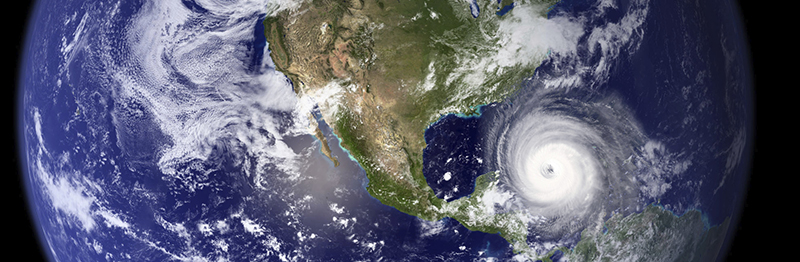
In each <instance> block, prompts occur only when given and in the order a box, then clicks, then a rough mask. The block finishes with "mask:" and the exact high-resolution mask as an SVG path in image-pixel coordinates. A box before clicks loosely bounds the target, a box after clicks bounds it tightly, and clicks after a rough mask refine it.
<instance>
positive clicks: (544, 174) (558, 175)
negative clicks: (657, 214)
mask: <svg viewBox="0 0 800 262" xmlns="http://www.w3.org/2000/svg"><path fill="white" fill-rule="evenodd" d="M579 93H580V92H577V91H573V92H564V91H561V90H553V89H542V90H539V91H536V92H533V93H531V94H529V95H528V96H526V97H525V98H522V99H519V101H520V102H521V103H522V104H514V105H513V106H512V109H514V110H510V111H511V113H510V114H506V115H504V116H502V117H501V118H502V120H501V121H504V122H505V124H503V125H501V127H500V128H499V134H498V136H497V137H498V138H497V140H496V145H497V152H498V153H497V154H496V162H497V163H498V166H499V170H500V172H501V173H502V174H504V175H503V176H502V177H503V179H504V182H505V183H506V184H507V185H508V186H509V188H510V189H511V190H513V191H514V192H516V193H517V195H518V196H519V197H520V199H521V203H522V205H523V206H524V208H526V209H527V210H528V211H529V212H530V214H531V215H533V216H536V217H540V218H543V219H542V220H541V221H542V224H544V225H547V226H546V227H541V228H542V229H543V230H546V231H551V232H553V233H555V232H554V231H558V232H560V231H564V230H566V231H574V230H577V229H580V228H582V227H584V226H586V225H587V223H588V222H591V221H593V220H592V219H593V218H597V217H598V216H605V215H608V214H609V213H610V212H613V211H615V210H620V209H624V208H625V207H629V206H631V205H633V204H635V203H636V202H637V198H638V186H637V184H636V181H635V179H633V177H631V176H630V174H632V173H634V172H636V170H637V168H636V166H635V165H633V164H632V162H631V159H633V158H638V156H637V155H638V153H637V152H638V151H639V150H637V148H639V147H640V145H641V144H642V143H643V142H644V141H645V140H646V138H645V136H644V135H643V134H642V132H641V128H640V127H639V124H638V123H636V121H635V120H634V118H633V117H632V116H631V114H630V113H629V112H630V111H629V110H628V109H627V108H625V106H624V105H623V104H622V103H621V102H620V101H618V99H617V98H616V97H615V96H613V95H611V96H606V97H599V96H593V95H588V96H587V95H584V94H579ZM580 95H584V96H583V97H579V96H580Z"/></svg>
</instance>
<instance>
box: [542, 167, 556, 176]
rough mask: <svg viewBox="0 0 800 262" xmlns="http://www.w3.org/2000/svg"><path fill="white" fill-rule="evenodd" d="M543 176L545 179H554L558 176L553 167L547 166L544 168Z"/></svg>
mask: <svg viewBox="0 0 800 262" xmlns="http://www.w3.org/2000/svg"><path fill="white" fill-rule="evenodd" d="M542 176H543V177H545V178H553V177H554V176H556V174H555V172H554V170H553V165H551V164H545V165H544V166H543V167H542Z"/></svg>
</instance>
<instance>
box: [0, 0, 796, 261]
mask: <svg viewBox="0 0 800 262" xmlns="http://www.w3.org/2000/svg"><path fill="white" fill-rule="evenodd" d="M656 1H664V0H656ZM667 1H671V0H667ZM34 2H35V1H14V2H13V3H7V4H8V7H6V8H7V9H6V11H7V12H5V13H4V14H3V15H2V19H3V21H2V22H3V24H4V25H5V26H4V32H3V34H4V35H5V37H4V40H5V41H3V44H4V48H3V52H0V53H1V55H2V56H3V57H2V61H3V62H4V63H5V66H4V70H2V74H3V78H2V79H3V80H4V81H6V84H5V86H6V88H8V89H9V90H10V94H7V95H5V96H4V97H5V99H7V100H6V101H5V102H4V103H2V106H3V112H4V113H5V114H6V116H7V117H8V118H6V121H5V122H6V125H5V128H4V129H3V132H5V133H4V135H5V136H4V137H6V139H5V141H4V143H5V145H4V146H3V149H4V150H5V153H4V154H3V155H2V156H3V159H4V160H5V161H7V162H6V164H5V165H4V167H5V169H6V170H7V171H6V172H7V174H6V177H10V181H4V183H3V185H4V186H5V190H3V192H4V194H6V196H4V198H3V199H4V200H5V201H3V202H4V204H5V205H3V207H5V208H9V209H8V211H5V212H3V213H5V214H4V216H2V221H4V224H5V225H6V228H5V230H4V231H5V232H4V236H5V237H6V239H7V240H8V242H7V243H10V246H9V248H8V249H6V252H5V253H6V254H13V256H14V257H16V258H18V259H19V260H23V261H44V260H45V257H46V256H45V255H44V254H43V253H42V252H43V249H42V248H41V245H40V243H39V240H38V239H37V233H36V228H35V227H34V225H33V218H32V217H31V214H30V211H29V210H28V206H27V201H26V195H25V191H24V187H23V182H24V180H23V173H22V166H21V164H22V163H21V159H20V155H19V153H20V145H19V143H20V141H18V140H17V138H18V134H17V130H18V128H17V127H16V126H17V121H18V119H17V116H18V115H19V114H20V112H18V109H19V108H18V104H17V102H18V96H19V95H20V93H19V92H20V90H19V88H18V83H17V80H18V75H19V69H20V68H19V66H20V59H21V57H20V56H21V54H22V52H23V46H24V41H25V31H26V28H27V27H28V17H29V16H30V14H31V11H32V9H33V8H34ZM738 3H739V6H740V8H741V9H740V10H741V14H742V16H743V18H744V21H743V22H744V26H745V28H746V30H747V37H748V41H749V45H750V50H751V56H750V61H751V63H752V64H753V67H752V68H753V73H754V74H753V81H754V89H753V92H754V93H753V95H754V100H755V107H756V122H755V125H756V128H755V130H756V133H755V146H754V147H753V148H754V152H752V153H753V159H752V160H753V162H752V164H751V168H752V170H751V176H750V183H749V188H748V190H747V198H746V200H745V203H744V208H743V213H742V217H741V220H740V223H739V224H738V225H737V230H736V234H735V236H734V239H733V242H732V243H731V246H730V249H729V250H728V253H727V254H725V255H727V259H724V258H723V257H720V260H721V261H745V260H751V261H752V260H773V259H777V258H778V257H780V256H781V255H777V254H776V253H777V252H776V251H782V252H787V251H788V252H789V254H791V253H792V250H785V249H782V248H780V247H781V246H786V245H787V244H788V245H791V244H793V243H794V242H795V241H796V240H794V239H793V238H792V237H793V234H791V233H790V232H788V231H789V230H791V229H792V228H795V226H794V223H795V222H794V220H795V219H793V214H794V211H792V210H793V209H794V205H795V202H794V201H792V200H794V199H796V198H793V197H789V194H788V192H792V191H793V190H797V189H792V188H786V187H788V186H796V185H797V183H796V182H793V181H795V180H796V178H794V177H795V175H794V174H796V173H797V171H796V170H792V169H791V168H792V167H793V164H794V161H797V160H794V159H783V158H780V157H778V156H777V155H779V154H780V155H790V154H792V153H789V152H790V151H788V150H792V149H793V148H791V145H790V143H794V142H792V141H793V140H794V139H786V138H787V137H790V136H788V135H789V134H780V133H775V132H772V130H776V129H777V128H775V129H770V128H769V127H767V124H766V123H767V122H770V120H773V121H771V122H777V121H775V119H777V117H783V118H784V119H786V120H784V122H788V123H787V124H786V125H785V126H783V129H788V131H791V129H794V127H793V125H792V120H794V115H795V114H796V113H798V112H800V110H796V109H795V110H792V109H790V108H788V106H783V105H791V104H793V103H792V102H794V101H780V100H778V99H777V98H778V96H781V95H782V96H783V97H787V98H790V97H797V96H794V95H792V94H791V92H792V91H794V90H793V89H796V88H797V82H796V81H787V79H786V78H781V77H780V76H781V75H786V73H791V72H789V71H788V70H786V69H782V68H786V67H791V66H790V65H791V64H794V63H797V62H796V61H797V60H796V59H795V58H793V57H794V56H793V53H796V52H793V51H792V50H793V49H794V48H797V46H790V45H791V42H792V41H790V38H791V35H793V33H795V31H796V26H797V24H798V22H796V21H793V22H792V21H789V20H790V18H791V17H793V16H795V14H788V12H787V11H788V10H792V8H790V7H789V6H779V5H780V4H778V3H776V2H767V1H752V0H750V1H748V0H739V1H738ZM784 4H785V3H784ZM782 10H787V11H782ZM787 35H788V36H787ZM768 51H771V52H768ZM773 54H774V55H773ZM795 67H796V66H795ZM795 74H796V73H795ZM759 90H760V91H761V92H759ZM786 102H788V103H786ZM795 103H796V102H795ZM781 107H782V108H781ZM787 120H788V121H787ZM777 139H781V141H777ZM771 140H775V141H771ZM778 145H783V146H782V147H781V148H780V149H779V148H778ZM773 149H774V150H773ZM768 161H769V162H768ZM781 185H785V186H783V187H781ZM779 193H780V194H782V195H783V196H779V195H778V194H779ZM779 204H783V205H780V206H779ZM781 233H783V234H781ZM787 233H789V234H787ZM779 234H780V235H779ZM781 235H782V236H784V237H778V238H775V237H777V236H781ZM775 256H778V257H775Z"/></svg>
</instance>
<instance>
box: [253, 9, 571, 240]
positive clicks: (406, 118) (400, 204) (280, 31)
mask: <svg viewBox="0 0 800 262" xmlns="http://www.w3.org/2000/svg"><path fill="white" fill-rule="evenodd" d="M555 2H556V0H542V1H529V2H525V3H524V4H525V5H526V6H527V7H526V8H527V9H525V10H524V11H527V12H528V13H529V16H530V17H542V18H543V17H546V10H547V9H548V8H549V7H550V6H552V5H553V4H554V3H555ZM471 4H472V5H473V6H472V7H471V6H470V5H471ZM509 4H510V3H508V1H505V2H502V3H498V2H496V1H480V2H479V3H477V4H475V3H469V2H465V1H427V2H426V1H382V0H377V1H372V0H365V1H360V0H348V1H325V0H315V1H307V2H305V3H303V4H302V5H301V6H300V7H299V8H297V9H296V10H285V11H282V12H278V13H276V14H273V15H272V16H270V17H268V18H267V19H265V20H264V25H265V35H266V37H267V41H268V42H269V48H270V56H271V57H272V60H273V62H274V63H275V66H276V69H277V70H279V71H281V72H283V73H284V74H286V75H287V76H288V77H289V79H290V80H291V81H292V83H293V85H294V88H295V91H296V92H297V93H298V95H299V96H310V97H312V98H313V99H314V101H316V102H317V103H318V105H319V108H320V112H321V114H322V116H323V118H324V120H325V121H326V122H327V123H330V125H331V127H332V129H333V131H334V133H335V134H336V135H337V136H338V137H339V138H340V140H341V146H342V147H344V148H346V149H347V150H348V151H349V152H350V154H351V155H352V156H353V157H354V158H355V159H356V160H357V161H358V163H359V164H360V165H361V166H362V167H363V168H364V170H365V171H366V173H367V177H368V179H369V184H368V186H367V191H368V192H369V193H370V194H371V195H372V196H373V197H375V198H376V199H378V200H380V201H381V202H382V203H384V204H386V205H389V206H393V207H395V208H397V209H398V210H400V211H402V212H405V213H408V214H410V215H414V216H417V217H420V218H422V219H426V220H439V219H441V218H443V217H445V216H450V217H453V218H455V219H457V220H459V221H460V222H462V223H464V224H465V225H467V226H468V227H469V228H470V229H472V230H478V231H484V232H491V233H500V234H501V235H502V236H504V237H506V238H507V239H508V240H509V242H511V243H517V244H524V243H525V241H524V239H525V238H524V236H526V235H527V227H526V226H525V222H524V221H522V220H520V218H521V217H522V216H521V215H516V214H508V213H504V214H493V213H491V212H489V213H486V212H476V211H480V210H479V209H478V208H476V207H479V206H480V205H481V204H480V203H477V202H476V201H474V200H472V199H479V198H476V197H471V198H470V199H471V200H464V201H454V202H450V203H448V202H446V201H444V200H442V199H440V198H438V197H436V196H435V195H434V193H433V190H432V189H431V188H430V187H429V186H428V184H427V182H426V181H425V176H424V175H423V173H422V164H423V159H422V150H423V149H424V148H425V146H426V145H425V140H424V133H425V129H426V128H427V127H428V126H429V125H430V124H431V123H433V122H435V121H436V120H437V119H439V118H440V117H441V116H443V115H445V114H448V113H462V114H467V115H469V114H475V113H476V108H477V106H479V105H482V104H488V103H491V102H498V101H502V100H503V99H504V98H505V97H507V96H508V95H509V94H511V93H512V92H514V91H516V90H517V89H518V88H519V87H520V84H521V83H522V81H523V80H524V78H526V77H530V76H531V75H533V73H534V70H535V68H536V67H537V66H539V64H540V63H541V61H543V60H544V58H545V56H546V53H547V50H538V52H534V53H533V54H530V52H528V53H525V54H524V55H525V56H520V55H518V54H515V53H514V52H518V51H519V50H507V49H506V45H504V44H503V41H506V42H507V41H509V39H510V37H511V35H510V34H511V33H512V32H510V31H509V30H508V28H504V27H503V24H502V23H503V21H504V20H508V22H509V23H513V22H519V21H516V20H514V19H517V20H519V19H520V18H514V17H508V16H500V15H497V14H495V13H494V12H492V11H489V12H481V13H477V12H476V11H477V8H480V10H499V9H500V8H501V7H504V6H507V5H509ZM476 14H477V17H476ZM525 18H527V17H525ZM523 51H525V50H523ZM317 133H318V134H321V133H320V132H319V131H317ZM317 137H318V138H320V137H322V136H320V135H317ZM320 141H322V142H323V144H327V143H326V141H325V140H323V139H321V138H320ZM322 151H323V153H324V154H325V155H326V156H328V157H331V155H330V149H329V148H328V147H327V145H323V149H322ZM331 160H332V161H335V159H333V158H331ZM476 193H479V190H478V188H477V187H476ZM470 212H472V213H470ZM518 242H519V243H518Z"/></svg>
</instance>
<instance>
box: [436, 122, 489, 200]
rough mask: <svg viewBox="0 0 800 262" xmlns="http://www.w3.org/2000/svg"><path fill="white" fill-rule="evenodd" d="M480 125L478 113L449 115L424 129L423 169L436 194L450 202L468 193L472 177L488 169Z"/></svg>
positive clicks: (473, 180)
mask: <svg viewBox="0 0 800 262" xmlns="http://www.w3.org/2000/svg"><path fill="white" fill-rule="evenodd" d="M479 126H480V118H479V117H477V116H473V117H460V116H458V115H454V114H450V115H446V116H444V117H442V118H441V119H439V120H438V121H437V122H436V123H434V124H432V125H431V126H430V127H428V129H427V130H426V132H425V143H426V144H427V145H428V146H427V147H425V149H424V150H423V151H422V158H423V168H422V172H423V174H425V178H426V179H427V181H428V185H430V186H431V188H432V189H433V192H434V193H435V194H436V196H437V197H439V198H444V199H447V200H448V201H453V200H455V199H458V198H460V197H464V196H468V195H469V194H472V192H473V190H474V189H475V178H477V177H478V176H480V175H482V174H485V173H486V172H488V171H489V170H488V169H487V168H486V165H485V164H484V163H485V162H486V161H485V160H484V159H483V157H484V155H485V152H483V140H482V139H483V134H482V133H481V132H480V128H479Z"/></svg>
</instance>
